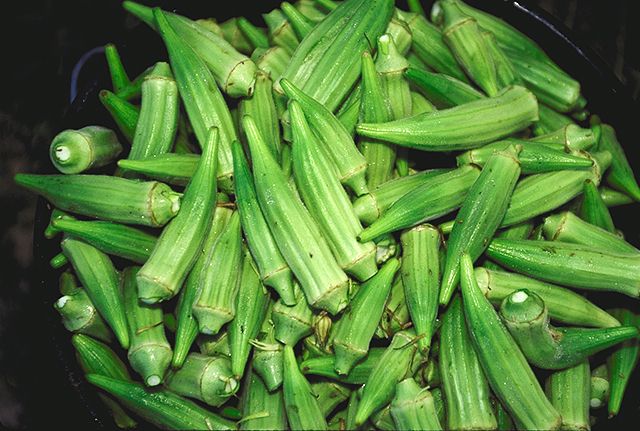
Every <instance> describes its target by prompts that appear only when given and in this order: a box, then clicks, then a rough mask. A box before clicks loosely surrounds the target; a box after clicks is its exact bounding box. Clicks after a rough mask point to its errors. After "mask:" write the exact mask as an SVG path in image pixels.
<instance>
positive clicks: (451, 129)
mask: <svg viewBox="0 0 640 431" xmlns="http://www.w3.org/2000/svg"><path fill="white" fill-rule="evenodd" d="M537 119H538V103H537V101H536V99H535V97H534V96H533V94H532V93H531V92H529V91H528V90H526V89H525V88H524V87H520V86H517V85H516V86H512V87H507V88H505V89H503V90H501V91H500V92H499V93H498V94H497V95H496V96H495V97H488V98H484V99H480V100H476V101H473V102H468V103H465V104H463V105H459V106H456V107H453V108H449V109H444V110H441V111H435V112H429V113H425V114H419V115H415V116H412V117H408V118H403V119H400V120H395V121H390V122H388V123H361V124H359V125H358V126H357V127H356V130H357V132H358V134H359V135H361V136H365V137H368V138H377V139H383V140H385V141H388V142H391V143H394V144H398V145H401V146H405V147H410V148H416V149H419V150H423V151H452V150H466V149H471V148H476V147H479V146H481V145H482V144H486V143H488V142H492V141H495V140H497V139H500V138H503V137H505V136H508V135H510V134H512V133H514V132H517V131H519V130H522V129H524V128H526V127H528V126H529V125H530V124H531V123H532V122H533V121H536V120H537ZM462 126H464V127H462Z"/></svg>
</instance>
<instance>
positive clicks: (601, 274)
mask: <svg viewBox="0 0 640 431" xmlns="http://www.w3.org/2000/svg"><path fill="white" fill-rule="evenodd" d="M487 250H488V251H487V255H488V256H489V257H490V258H491V259H492V260H494V261H496V262H498V263H500V264H501V265H503V266H506V267H507V268H511V269H513V270H515V271H517V272H520V273H522V274H525V275H529V276H533V277H535V278H538V279H540V280H544V281H549V282H552V283H558V284H561V285H564V286H569V287H577V288H583V289H593V290H600V291H611V292H619V293H624V294H625V295H628V296H631V297H633V298H637V297H638V296H640V282H639V280H638V269H639V265H640V257H639V256H638V255H637V254H620V253H612V252H609V251H606V250H600V249H596V250H594V249H593V248H592V247H589V246H585V245H581V244H571V243H563V242H560V241H554V242H549V241H533V240H507V239H502V238H496V239H494V240H493V241H492V242H491V244H489V248H488V249H487ZM596 262H597V264H595V263H596Z"/></svg>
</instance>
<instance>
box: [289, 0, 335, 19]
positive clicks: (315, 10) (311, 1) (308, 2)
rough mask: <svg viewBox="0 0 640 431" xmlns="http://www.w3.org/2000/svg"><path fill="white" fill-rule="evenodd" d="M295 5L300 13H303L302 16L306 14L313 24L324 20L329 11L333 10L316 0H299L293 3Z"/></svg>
mask: <svg viewBox="0 0 640 431" xmlns="http://www.w3.org/2000/svg"><path fill="white" fill-rule="evenodd" d="M334 4H336V3H334ZM293 6H294V7H295V9H296V10H297V11H298V13H300V14H302V16H304V17H305V18H306V19H307V20H308V21H309V22H311V23H312V24H315V23H317V22H319V21H322V20H323V19H324V18H325V17H326V16H327V13H328V12H330V11H331V10H333V9H327V8H326V7H323V6H322V5H320V4H318V3H317V2H316V1H315V0H297V1H296V2H295V3H294V4H293ZM336 6H337V4H336Z"/></svg>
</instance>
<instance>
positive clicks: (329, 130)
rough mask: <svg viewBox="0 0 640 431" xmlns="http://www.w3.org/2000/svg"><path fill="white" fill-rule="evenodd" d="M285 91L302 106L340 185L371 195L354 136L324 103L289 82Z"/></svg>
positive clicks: (284, 84)
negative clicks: (368, 192)
mask: <svg viewBox="0 0 640 431" xmlns="http://www.w3.org/2000/svg"><path fill="white" fill-rule="evenodd" d="M280 85H281V86H282V89H283V91H284V92H285V94H286V95H287V97H289V99H290V100H295V101H296V102H298V103H299V104H300V107H301V108H302V111H303V112H304V114H305V116H306V118H307V121H308V122H309V126H310V127H311V130H313V132H314V133H315V135H316V137H317V138H318V140H319V141H320V143H321V144H322V146H323V148H324V149H325V150H326V151H325V152H326V154H327V155H328V156H329V158H330V159H331V161H332V163H333V165H334V167H335V169H336V173H337V178H338V179H339V180H340V182H341V183H342V184H344V185H346V186H347V187H349V188H350V189H351V190H353V191H354V192H355V193H356V194H357V195H358V196H360V195H362V194H364V193H366V192H367V191H368V188H367V184H366V181H365V170H366V168H367V160H366V159H365V158H364V156H363V155H362V154H361V153H360V152H359V151H358V148H357V147H356V145H355V143H354V142H353V138H352V136H351V134H350V133H349V132H348V131H347V129H346V128H345V127H344V126H343V125H342V124H341V123H340V121H339V120H338V119H337V118H336V117H335V116H334V115H333V114H332V113H331V111H329V110H328V109H327V108H325V107H324V106H323V105H322V104H321V103H319V102H317V101H316V100H314V99H313V98H312V97H310V96H309V95H307V94H306V93H304V92H302V90H300V89H299V88H298V87H296V86H295V85H293V83H291V82H290V81H288V80H286V79H282V80H281V81H280Z"/></svg>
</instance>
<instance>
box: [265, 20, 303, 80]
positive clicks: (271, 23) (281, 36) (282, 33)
mask: <svg viewBox="0 0 640 431" xmlns="http://www.w3.org/2000/svg"><path fill="white" fill-rule="evenodd" d="M262 18H263V19H264V22H265V23H266V24H267V27H268V29H269V41H270V42H271V44H272V45H276V46H279V47H282V48H284V49H285V50H287V52H288V53H289V54H293V52H294V51H295V50H296V48H297V47H298V45H299V44H300V40H299V39H298V36H296V33H295V32H294V31H293V27H292V25H291V23H290V22H289V20H288V19H287V17H285V16H284V14H283V13H282V11H281V10H280V9H274V10H272V11H271V12H269V13H265V14H262ZM274 80H275V79H274Z"/></svg>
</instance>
